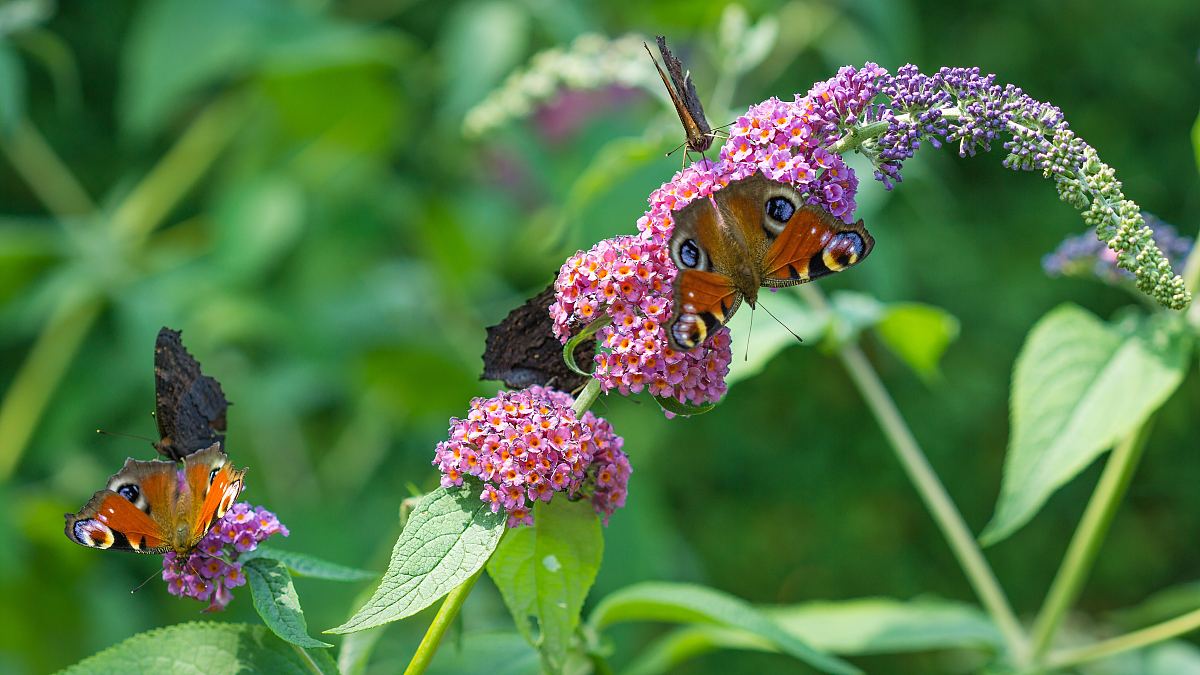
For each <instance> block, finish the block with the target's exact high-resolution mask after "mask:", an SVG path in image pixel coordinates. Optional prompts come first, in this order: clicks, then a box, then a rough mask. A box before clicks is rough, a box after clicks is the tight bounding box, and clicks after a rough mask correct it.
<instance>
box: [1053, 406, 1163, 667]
mask: <svg viewBox="0 0 1200 675" xmlns="http://www.w3.org/2000/svg"><path fill="white" fill-rule="evenodd" d="M1153 421H1154V418H1153V417H1151V418H1150V419H1148V420H1147V421H1146V422H1145V423H1143V424H1142V426H1141V427H1139V428H1138V429H1137V430H1136V431H1134V432H1133V433H1132V434H1130V435H1129V436H1128V437H1126V438H1125V439H1124V440H1122V441H1121V442H1120V443H1119V444H1117V447H1116V448H1114V449H1113V452H1112V456H1110V457H1109V458H1108V463H1106V464H1105V465H1104V473H1103V474H1101V475H1100V482H1099V483H1097V485H1096V491H1095V492H1093V493H1092V497H1091V499H1089V500H1088V505H1087V508H1086V509H1085V510H1084V512H1083V518H1082V519H1081V520H1080V521H1079V527H1078V528H1077V529H1076V530H1075V535H1074V536H1072V537H1071V543H1070V544H1069V545H1068V546H1067V553H1066V555H1065V556H1064V557H1063V562H1062V566H1061V567H1059V568H1058V573H1057V574H1056V575H1055V576H1054V582H1053V583H1051V585H1050V591H1049V592H1048V593H1047V594H1046V601H1045V602H1044V603H1043V604H1042V609H1041V611H1040V612H1038V616H1037V619H1036V620H1035V621H1034V622H1033V634H1032V636H1033V640H1032V644H1033V647H1032V650H1031V652H1030V653H1031V656H1032V658H1033V661H1034V662H1035V663H1036V662H1038V661H1040V660H1041V659H1042V657H1043V656H1044V655H1045V654H1046V651H1047V650H1048V649H1049V648H1050V643H1051V642H1052V641H1053V639H1054V634H1055V633H1056V632H1057V631H1058V626H1059V624H1060V623H1061V622H1062V618H1063V616H1064V615H1065V614H1066V612H1067V610H1068V609H1070V607H1071V604H1072V603H1074V602H1075V599H1076V598H1077V597H1078V596H1079V591H1080V590H1081V589H1082V588H1083V583H1084V582H1085V581H1086V580H1087V577H1088V572H1090V571H1091V569H1092V564H1093V563H1094V562H1095V561H1096V554H1097V553H1098V552H1099V550H1100V544H1102V543H1103V542H1104V535H1105V534H1106V533H1107V532H1108V527H1109V525H1111V524H1112V519H1113V515H1114V514H1116V512H1117V507H1118V506H1119V505H1120V504H1121V500H1122V498H1123V497H1124V496H1125V490H1126V489H1128V487H1129V481H1130V480H1131V479H1132V478H1133V472H1134V470H1135V469H1137V465H1138V460H1139V459H1140V458H1141V456H1142V450H1143V449H1144V448H1145V447H1146V439H1147V438H1148V437H1149V436H1150V427H1151V426H1153Z"/></svg>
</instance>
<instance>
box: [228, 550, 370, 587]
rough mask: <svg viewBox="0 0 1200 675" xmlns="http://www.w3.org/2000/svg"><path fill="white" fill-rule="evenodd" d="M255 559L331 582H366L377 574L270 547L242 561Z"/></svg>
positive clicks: (251, 552)
mask: <svg viewBox="0 0 1200 675" xmlns="http://www.w3.org/2000/svg"><path fill="white" fill-rule="evenodd" d="M255 558H270V559H271V560H277V561H279V562H281V563H283V564H284V565H285V566H286V567H287V568H288V570H290V571H291V573H292V574H295V575H297V576H301V577H312V578H314V579H327V580H329V581H364V580H366V579H374V578H375V577H376V576H378V575H377V574H375V573H374V572H369V571H367V570H360V569H355V568H353V567H346V566H345V565H339V564H337V563H332V562H329V561H328V560H322V559H320V558H317V557H315V556H311V555H308V554H305V553H293V552H292V551H281V550H279V549H277V548H273V547H270V546H262V545H260V546H259V547H258V548H256V549H254V550H253V551H250V552H248V553H244V554H242V557H241V559H242V560H253V559H255Z"/></svg>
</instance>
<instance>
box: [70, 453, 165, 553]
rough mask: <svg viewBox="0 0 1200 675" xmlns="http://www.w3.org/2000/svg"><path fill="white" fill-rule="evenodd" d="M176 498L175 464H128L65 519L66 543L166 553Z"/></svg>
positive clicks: (137, 551) (128, 462) (130, 461)
mask: <svg viewBox="0 0 1200 675" xmlns="http://www.w3.org/2000/svg"><path fill="white" fill-rule="evenodd" d="M118 491H120V492H122V493H124V494H126V495H129V496H130V497H132V499H131V498H129V497H124V496H122V495H121V494H119V493H118ZM175 496H176V486H175V464H174V463H170V462H138V461H135V460H132V459H131V460H128V461H126V462H125V466H124V467H123V468H122V469H121V470H120V471H119V472H117V473H116V474H115V475H113V476H112V477H111V478H109V480H108V487H107V488H105V489H104V490H100V491H98V492H97V493H96V494H94V495H92V498H91V499H90V500H89V501H88V503H87V504H86V505H85V506H84V507H83V508H82V509H80V510H79V513H76V514H70V513H68V514H66V519H67V523H66V534H67V538H68V539H70V540H71V541H73V542H75V543H77V544H81V545H83V546H88V547H91V548H101V549H107V548H111V549H114V550H117V551H134V552H136V553H165V552H167V551H169V550H171V546H170V544H169V539H170V537H169V533H168V532H167V531H166V530H165V524H166V523H169V520H170V513H171V510H172V507H173V506H174V501H175ZM156 509H157V511H156ZM151 514H154V516H156V517H152V516H151Z"/></svg>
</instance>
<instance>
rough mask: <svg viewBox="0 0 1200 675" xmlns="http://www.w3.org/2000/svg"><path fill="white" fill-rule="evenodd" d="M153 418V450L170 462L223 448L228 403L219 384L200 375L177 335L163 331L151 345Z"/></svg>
mask: <svg viewBox="0 0 1200 675" xmlns="http://www.w3.org/2000/svg"><path fill="white" fill-rule="evenodd" d="M154 391H155V395H154V402H155V413H154V418H155V420H156V421H157V423H158V435H159V436H160V438H161V440H159V441H158V442H157V443H155V444H154V448H155V449H156V450H158V451H159V453H161V454H162V455H163V456H165V457H168V458H170V459H173V460H177V461H178V460H180V459H183V458H184V457H186V456H188V455H190V454H192V453H193V452H196V451H198V450H202V449H204V448H207V447H209V446H210V445H212V444H213V443H217V444H219V445H221V446H222V447H224V443H225V412H226V410H227V408H228V407H229V402H228V401H227V400H225V393H224V392H222V391H221V383H220V382H217V380H216V379H214V378H212V377H209V376H207V375H205V374H204V373H202V372H201V371H200V363H199V362H197V361H196V359H195V358H193V357H192V355H191V354H189V353H188V351H187V349H186V348H184V346H183V342H182V341H181V340H180V338H179V331H175V330H171V329H170V328H165V327H164V328H163V329H162V330H160V331H159V332H158V339H157V340H156V341H155V343H154Z"/></svg>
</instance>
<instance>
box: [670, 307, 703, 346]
mask: <svg viewBox="0 0 1200 675" xmlns="http://www.w3.org/2000/svg"><path fill="white" fill-rule="evenodd" d="M707 332H708V329H707V328H706V327H705V325H704V322H703V321H701V320H700V317H699V316H696V315H695V314H680V315H679V318H678V319H677V320H676V321H675V324H674V325H672V326H671V337H672V338H674V339H675V343H676V344H678V345H679V346H680V347H683V348H684V349H691V348H692V347H695V346H696V345H698V344H700V343H701V342H704V338H705V334H706V333H707Z"/></svg>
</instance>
